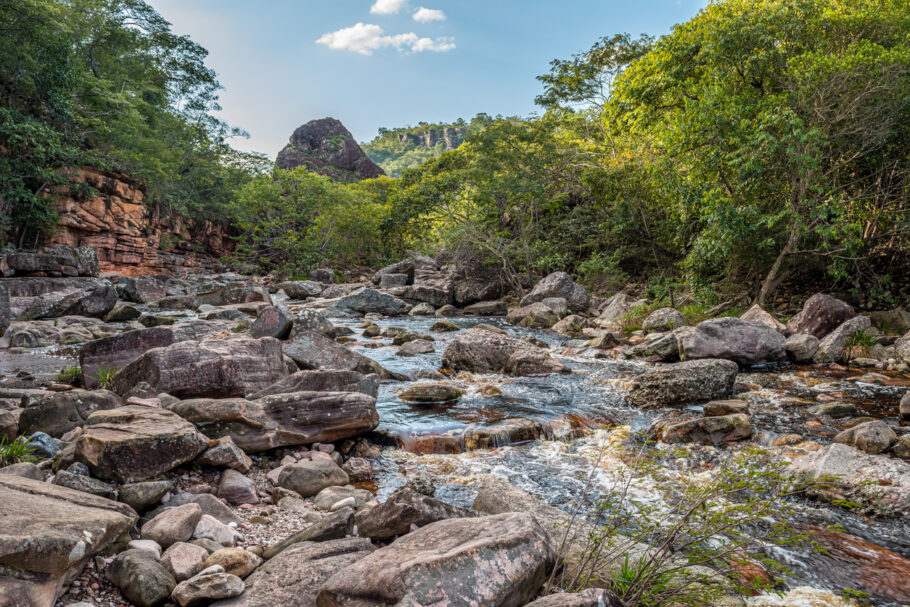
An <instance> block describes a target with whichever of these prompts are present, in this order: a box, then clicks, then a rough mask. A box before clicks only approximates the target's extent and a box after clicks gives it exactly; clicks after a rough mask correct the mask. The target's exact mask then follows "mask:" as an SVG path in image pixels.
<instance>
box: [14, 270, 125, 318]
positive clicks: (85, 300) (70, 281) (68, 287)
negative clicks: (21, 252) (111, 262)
mask: <svg viewBox="0 0 910 607" xmlns="http://www.w3.org/2000/svg"><path fill="white" fill-rule="evenodd" d="M4 284H5V285H6V287H7V288H8V290H9V295H10V311H11V314H12V316H14V317H16V318H18V319H20V320H30V319H35V318H59V317H61V316H90V317H93V318H102V317H103V316H104V315H105V314H107V313H108V312H110V311H111V309H112V308H113V307H114V305H115V304H116V303H117V289H116V288H114V285H112V284H111V283H110V282H109V281H107V280H104V279H101V278H32V277H29V278H9V279H6V280H4Z"/></svg>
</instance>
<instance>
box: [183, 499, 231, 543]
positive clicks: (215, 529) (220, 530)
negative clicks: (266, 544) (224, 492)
mask: <svg viewBox="0 0 910 607" xmlns="http://www.w3.org/2000/svg"><path fill="white" fill-rule="evenodd" d="M219 503H220V502H219ZM193 538H195V539H197V540H212V541H213V542H215V543H216V544H220V545H221V546H233V545H234V543H236V541H237V540H238V539H239V538H240V533H239V532H238V531H237V530H236V529H234V528H233V527H231V526H230V525H229V524H225V523H223V522H221V521H219V520H218V519H217V518H215V517H214V516H212V515H210V514H203V515H202V518H200V519H199V523H198V524H197V525H196V529H195V531H193Z"/></svg>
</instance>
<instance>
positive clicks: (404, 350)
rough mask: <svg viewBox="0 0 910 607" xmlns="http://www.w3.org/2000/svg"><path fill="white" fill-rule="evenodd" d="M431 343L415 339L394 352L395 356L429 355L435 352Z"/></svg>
mask: <svg viewBox="0 0 910 607" xmlns="http://www.w3.org/2000/svg"><path fill="white" fill-rule="evenodd" d="M435 351H436V350H435V349H434V348H433V343H432V342H430V341H427V340H426V339H415V340H412V341H409V342H407V343H406V344H404V345H403V346H401V347H400V348H398V350H397V351H396V352H395V355H396V356H417V355H419V354H430V353H432V352H435Z"/></svg>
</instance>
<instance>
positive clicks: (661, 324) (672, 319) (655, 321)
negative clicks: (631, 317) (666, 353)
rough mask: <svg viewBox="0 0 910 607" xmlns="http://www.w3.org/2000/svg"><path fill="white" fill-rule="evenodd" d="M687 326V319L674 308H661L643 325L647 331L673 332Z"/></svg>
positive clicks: (651, 314) (645, 320) (649, 316)
mask: <svg viewBox="0 0 910 607" xmlns="http://www.w3.org/2000/svg"><path fill="white" fill-rule="evenodd" d="M685 324H686V317H685V316H683V315H682V312H680V311H679V310H676V309H674V308H660V309H657V310H654V311H653V312H651V313H650V314H649V315H648V317H647V318H645V319H644V321H642V323H641V328H642V329H644V330H645V331H672V330H673V329H675V328H677V327H682V326H683V325H685Z"/></svg>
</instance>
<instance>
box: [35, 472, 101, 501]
mask: <svg viewBox="0 0 910 607" xmlns="http://www.w3.org/2000/svg"><path fill="white" fill-rule="evenodd" d="M51 482H53V483H54V484H55V485H60V486H61V487H67V488H69V489H74V490H76V491H84V492H85V493H91V494H92V495H97V496H99V497H105V498H107V499H109V500H116V499H117V490H116V489H114V488H113V487H111V486H110V485H109V484H107V483H104V482H101V481H99V480H98V479H94V478H92V477H90V476H83V475H81V474H73V473H72V472H67V471H66V470H60V471H59V472H57V474H55V475H54V478H53V480H52V481H51Z"/></svg>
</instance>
